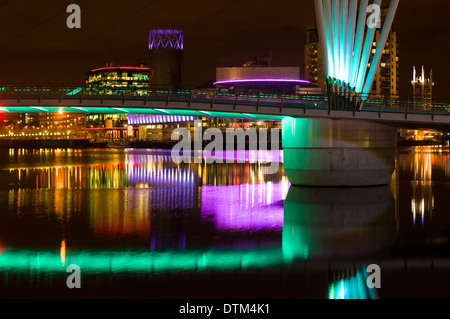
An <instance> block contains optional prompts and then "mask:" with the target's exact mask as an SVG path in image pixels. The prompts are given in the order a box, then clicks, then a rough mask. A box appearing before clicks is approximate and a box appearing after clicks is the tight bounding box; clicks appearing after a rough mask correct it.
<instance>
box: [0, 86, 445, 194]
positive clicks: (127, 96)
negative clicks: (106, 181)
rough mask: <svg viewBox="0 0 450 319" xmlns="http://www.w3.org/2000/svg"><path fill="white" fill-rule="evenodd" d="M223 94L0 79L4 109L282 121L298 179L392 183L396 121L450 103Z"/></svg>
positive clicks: (419, 117) (432, 123) (301, 182)
mask: <svg viewBox="0 0 450 319" xmlns="http://www.w3.org/2000/svg"><path fill="white" fill-rule="evenodd" d="M362 100H363V101H364V103H357V104H356V103H348V99H347V98H346V97H345V96H339V95H336V94H334V93H332V92H331V93H330V95H312V94H311V95H310V94H298V95H270V94H261V93H260V94H256V95H255V94H253V95H251V94H250V95H248V94H247V95H243V94H239V93H237V94H228V93H221V92H219V91H217V90H196V89H192V90H171V89H169V90H148V91H147V93H146V94H145V95H137V94H134V93H133V92H127V91H124V92H122V93H120V94H116V95H106V94H103V95H90V94H85V91H84V90H83V89H82V88H81V87H80V86H76V87H38V86H35V85H33V86H31V87H27V88H25V89H24V88H23V87H22V88H19V87H3V88H2V89H1V94H0V111H1V112H25V113H32V112H36V113H42V112H60V113H64V112H76V113H126V114H154V115H186V116H198V117H232V118H241V119H264V120H278V121H281V122H282V135H283V137H282V140H283V150H284V169H285V171H286V174H287V175H288V177H289V180H290V181H291V183H292V184H294V185H298V186H333V187H348V186H376V185H387V184H389V182H390V180H391V177H392V173H393V172H394V169H395V151H396V147H397V128H398V127H407V126H408V125H409V126H413V127H422V128H425V127H439V128H440V127H441V126H446V125H449V124H450V107H449V106H448V105H446V104H443V103H420V102H413V101H400V100H394V99H387V98H383V99H380V98H376V97H372V96H370V95H367V96H365V97H364V98H363V99H362Z"/></svg>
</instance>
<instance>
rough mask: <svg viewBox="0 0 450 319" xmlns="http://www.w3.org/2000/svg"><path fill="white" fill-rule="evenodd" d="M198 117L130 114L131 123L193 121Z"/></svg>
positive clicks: (129, 121) (147, 123) (129, 122)
mask: <svg viewBox="0 0 450 319" xmlns="http://www.w3.org/2000/svg"><path fill="white" fill-rule="evenodd" d="M196 119H197V117H195V116H184V115H151V114H128V124H129V125H149V124H165V123H181V122H193V121H195V120H196Z"/></svg>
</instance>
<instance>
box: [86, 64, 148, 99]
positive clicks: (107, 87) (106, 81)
mask: <svg viewBox="0 0 450 319" xmlns="http://www.w3.org/2000/svg"><path fill="white" fill-rule="evenodd" d="M148 87H149V68H147V67H145V65H144V64H140V65H138V66H112V65H111V64H107V66H106V67H102V68H98V69H94V70H92V71H89V72H88V73H87V74H86V88H85V94H88V95H89V94H92V95H103V94H106V95H112V94H123V93H125V92H127V94H134V95H145V94H147V90H148Z"/></svg>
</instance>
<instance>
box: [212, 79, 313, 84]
mask: <svg viewBox="0 0 450 319" xmlns="http://www.w3.org/2000/svg"><path fill="white" fill-rule="evenodd" d="M261 82H270V83H297V84H309V83H311V82H309V81H306V80H296V79H247V80H230V81H218V82H216V83H214V85H221V84H239V83H261Z"/></svg>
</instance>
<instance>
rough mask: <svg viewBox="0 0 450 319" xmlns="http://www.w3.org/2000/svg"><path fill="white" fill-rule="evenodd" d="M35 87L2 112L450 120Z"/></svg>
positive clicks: (400, 106) (235, 98) (405, 107)
mask: <svg viewBox="0 0 450 319" xmlns="http://www.w3.org/2000/svg"><path fill="white" fill-rule="evenodd" d="M37 91H38V90H37ZM35 92H36V91H35ZM35 92H34V93H33V94H31V93H30V92H26V93H18V92H17V91H11V92H0V112H8V113H16V112H18V113H51V112H61V111H62V112H75V113H128V114H132V113H134V114H155V115H186V116H198V117H230V118H241V119H256V120H275V121H279V120H281V119H283V118H284V117H286V116H289V117H296V118H330V119H356V120H370V121H381V122H391V123H397V124H399V125H401V124H402V123H405V124H419V125H420V124H429V125H447V124H450V107H449V106H448V105H446V104H442V103H440V104H437V103H433V104H426V103H417V102H410V101H408V102H406V101H405V102H402V101H399V100H386V99H369V100H367V102H366V103H365V104H364V107H363V108H362V110H339V109H333V110H332V109H330V106H329V103H328V98H327V96H326V95H309V94H301V95H233V94H216V93H211V92H207V93H201V92H198V91H197V90H195V91H192V90H184V91H177V92H170V91H153V92H149V94H148V95H146V96H135V95H126V94H122V95H103V96H99V95H84V94H81V93H76V94H73V95H69V94H67V92H61V93H59V94H58V93H56V92H47V91H41V92H38V93H35ZM63 93H64V94H63Z"/></svg>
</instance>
